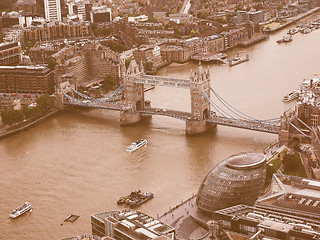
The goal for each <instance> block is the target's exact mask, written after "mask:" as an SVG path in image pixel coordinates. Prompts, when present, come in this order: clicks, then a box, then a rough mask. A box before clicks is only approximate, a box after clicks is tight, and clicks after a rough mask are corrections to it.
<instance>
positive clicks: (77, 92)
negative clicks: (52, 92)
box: [72, 88, 92, 99]
mask: <svg viewBox="0 0 320 240" xmlns="http://www.w3.org/2000/svg"><path fill="white" fill-rule="evenodd" d="M72 91H73V92H75V93H76V94H78V95H79V96H80V97H83V98H85V99H92V97H89V96H87V95H85V94H83V93H82V92H79V91H77V90H75V89H74V88H72Z"/></svg>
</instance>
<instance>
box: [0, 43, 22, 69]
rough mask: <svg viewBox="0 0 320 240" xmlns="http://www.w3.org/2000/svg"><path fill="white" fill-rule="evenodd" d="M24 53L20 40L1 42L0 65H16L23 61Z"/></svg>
mask: <svg viewBox="0 0 320 240" xmlns="http://www.w3.org/2000/svg"><path fill="white" fill-rule="evenodd" d="M21 59H22V53H21V45H20V43H19V42H15V43H1V44H0V66H15V65H18V64H19V63H20V62H21Z"/></svg>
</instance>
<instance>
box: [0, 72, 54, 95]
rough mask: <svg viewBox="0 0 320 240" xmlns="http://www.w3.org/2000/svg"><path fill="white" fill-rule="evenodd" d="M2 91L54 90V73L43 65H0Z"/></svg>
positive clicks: (36, 91)
mask: <svg viewBox="0 0 320 240" xmlns="http://www.w3.org/2000/svg"><path fill="white" fill-rule="evenodd" d="M0 92H1V93H30V94H43V93H50V94H51V93H53V92H54V73H53V71H51V70H50V69H48V68H46V67H42V66H0Z"/></svg>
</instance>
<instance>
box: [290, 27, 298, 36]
mask: <svg viewBox="0 0 320 240" xmlns="http://www.w3.org/2000/svg"><path fill="white" fill-rule="evenodd" d="M298 32H299V29H298V28H291V29H289V31H288V34H290V35H294V34H296V33H298Z"/></svg>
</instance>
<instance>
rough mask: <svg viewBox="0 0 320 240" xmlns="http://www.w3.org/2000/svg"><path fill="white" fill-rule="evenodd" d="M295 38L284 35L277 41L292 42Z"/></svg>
mask: <svg viewBox="0 0 320 240" xmlns="http://www.w3.org/2000/svg"><path fill="white" fill-rule="evenodd" d="M292 40H293V38H292V37H291V36H284V37H283V38H281V39H279V40H277V43H286V42H291V41H292Z"/></svg>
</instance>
